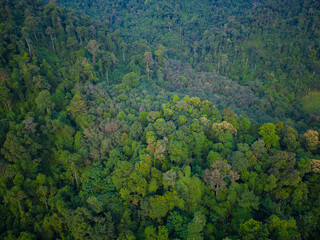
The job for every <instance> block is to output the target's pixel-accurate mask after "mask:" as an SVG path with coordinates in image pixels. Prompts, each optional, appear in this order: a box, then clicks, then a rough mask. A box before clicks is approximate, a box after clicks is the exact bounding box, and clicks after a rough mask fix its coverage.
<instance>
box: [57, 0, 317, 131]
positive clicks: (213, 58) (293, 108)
mask: <svg viewBox="0 0 320 240" xmlns="http://www.w3.org/2000/svg"><path fill="white" fill-rule="evenodd" d="M58 2H59V3H61V4H62V5H64V6H69V7H72V8H75V9H79V10H80V11H83V12H85V13H87V14H89V15H90V16H92V17H94V18H96V19H99V20H100V21H103V22H108V24H109V26H110V27H111V28H112V27H113V28H114V29H120V30H121V33H122V35H123V36H124V38H125V39H126V40H127V41H130V42H134V41H137V40H139V39H142V38H143V39H146V41H147V42H148V43H149V44H151V46H152V50H153V51H154V52H156V51H158V50H159V45H162V46H164V47H163V48H162V49H161V50H162V51H163V54H165V55H167V56H168V57H170V58H177V59H179V60H181V61H183V62H189V63H190V64H191V65H192V66H193V67H194V68H195V69H196V70H201V71H208V72H212V71H215V72H217V73H218V74H220V75H223V76H227V77H229V78H231V79H233V80H234V81H237V82H238V83H240V84H242V85H244V86H246V87H247V88H249V89H252V90H253V91H254V92H255V94H256V96H257V97H260V98H263V99H264V101H265V102H266V104H268V105H270V107H267V108H265V107H264V108H265V109H266V111H267V112H268V114H270V115H271V116H278V117H281V118H288V117H289V118H293V119H295V120H296V121H299V120H301V119H305V120H307V121H308V122H309V123H310V124H313V125H314V126H318V122H319V117H320V116H319V111H317V112H316V113H314V111H313V112H310V111H308V109H309V108H314V106H319V105H320V101H319V99H317V100H315V101H314V102H313V103H310V101H302V100H303V98H304V97H305V96H306V95H308V94H312V93H313V92H314V91H315V93H316V94H318V93H319V88H320V81H319V77H320V71H319V69H320V42H319V39H320V29H319V26H320V24H319V18H318V16H319V14H320V13H319V9H320V3H319V1H313V0H308V1H303V2H301V1H299V0H293V1H289V2H288V1H285V0H282V1H277V0H272V1H269V0H258V1H256V0H255V1H253V0H250V1H247V0H240V1H232V0H230V1H224V0H223V1H222V0H214V1H211V0H210V1H209V0H196V1H188V0H180V1H168V0H152V1H128V0H119V1H116V2H115V1H94V2H91V1H75V0H67V1H58ZM310 105H311V106H310Z"/></svg>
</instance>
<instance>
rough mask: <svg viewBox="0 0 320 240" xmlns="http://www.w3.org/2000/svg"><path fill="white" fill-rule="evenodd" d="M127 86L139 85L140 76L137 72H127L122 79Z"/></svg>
mask: <svg viewBox="0 0 320 240" xmlns="http://www.w3.org/2000/svg"><path fill="white" fill-rule="evenodd" d="M122 83H123V84H124V85H125V86H130V87H137V86H138V85H139V76H138V74H136V73H135V72H131V73H127V74H126V75H124V77H123V79H122Z"/></svg>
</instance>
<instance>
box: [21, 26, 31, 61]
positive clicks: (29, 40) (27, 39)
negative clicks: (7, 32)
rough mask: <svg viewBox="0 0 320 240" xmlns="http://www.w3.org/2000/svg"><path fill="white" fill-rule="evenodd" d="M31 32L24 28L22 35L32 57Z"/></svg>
mask: <svg viewBox="0 0 320 240" xmlns="http://www.w3.org/2000/svg"><path fill="white" fill-rule="evenodd" d="M29 31H30V30H29V28H27V27H24V28H22V35H23V37H24V39H25V40H26V43H27V46H28V50H29V56H30V57H31V46H30V43H31V39H30V36H29Z"/></svg>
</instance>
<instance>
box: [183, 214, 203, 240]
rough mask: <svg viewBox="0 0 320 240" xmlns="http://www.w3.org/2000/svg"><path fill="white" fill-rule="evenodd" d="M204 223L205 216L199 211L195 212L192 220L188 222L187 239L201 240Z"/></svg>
mask: <svg viewBox="0 0 320 240" xmlns="http://www.w3.org/2000/svg"><path fill="white" fill-rule="evenodd" d="M205 225H206V218H205V216H204V215H203V214H202V213H201V212H195V213H194V217H193V219H192V221H191V222H190V223H189V224H188V235H187V240H202V239H203V236H202V233H201V232H202V230H203V228H204V227H205Z"/></svg>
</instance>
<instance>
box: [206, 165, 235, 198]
mask: <svg viewBox="0 0 320 240" xmlns="http://www.w3.org/2000/svg"><path fill="white" fill-rule="evenodd" d="M202 177H203V179H204V181H205V182H206V183H208V184H209V185H210V186H211V188H212V189H213V190H214V191H215V192H216V196H217V195H218V191H219V189H221V190H223V189H224V188H225V187H226V186H227V182H226V181H225V178H226V177H228V178H229V179H230V180H231V182H232V183H234V182H235V181H237V180H238V179H239V174H238V173H236V172H234V171H232V170H231V166H230V165H229V164H228V163H227V161H226V160H222V159H220V160H218V161H216V162H214V163H213V164H212V165H211V167H210V168H209V169H206V170H204V173H203V175H202Z"/></svg>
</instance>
